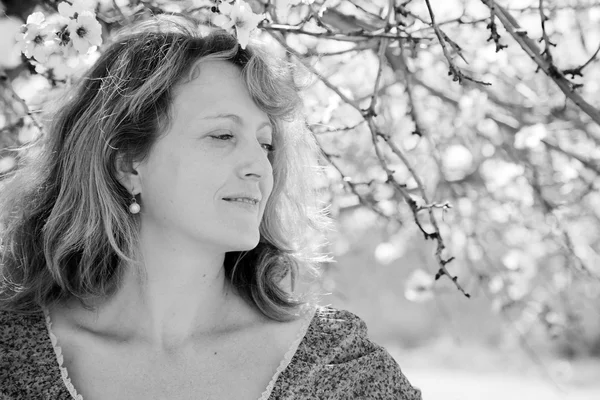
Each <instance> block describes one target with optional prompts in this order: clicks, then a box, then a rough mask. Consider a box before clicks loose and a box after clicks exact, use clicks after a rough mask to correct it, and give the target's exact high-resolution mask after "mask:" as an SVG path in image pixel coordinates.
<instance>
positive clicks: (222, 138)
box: [211, 133, 233, 140]
mask: <svg viewBox="0 0 600 400" xmlns="http://www.w3.org/2000/svg"><path fill="white" fill-rule="evenodd" d="M232 137H233V135H230V134H228V133H226V134H224V135H217V136H211V138H213V139H219V140H229V138H232Z"/></svg>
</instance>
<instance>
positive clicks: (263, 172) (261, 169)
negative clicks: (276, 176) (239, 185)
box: [240, 140, 273, 180]
mask: <svg viewBox="0 0 600 400" xmlns="http://www.w3.org/2000/svg"><path fill="white" fill-rule="evenodd" d="M243 153H244V154H243V157H242V163H241V167H240V171H241V174H242V176H243V177H244V178H254V179H256V180H260V179H261V178H264V177H267V176H268V175H270V174H272V172H273V169H272V167H271V162H270V161H269V158H268V155H267V152H266V151H265V149H264V148H263V147H262V145H261V143H259V142H258V140H252V141H251V143H250V144H249V145H248V146H245V149H244V151H243Z"/></svg>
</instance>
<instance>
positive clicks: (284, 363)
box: [258, 305, 317, 400]
mask: <svg viewBox="0 0 600 400" xmlns="http://www.w3.org/2000/svg"><path fill="white" fill-rule="evenodd" d="M316 311H317V308H316V307H315V306H314V305H313V306H310V305H309V306H307V307H306V308H305V309H304V312H305V313H306V314H307V315H306V316H305V317H304V322H303V323H302V327H301V328H300V331H299V332H298V335H297V336H296V339H295V340H294V341H293V342H292V345H291V346H290V348H289V349H288V351H287V352H286V353H285V355H284V356H283V360H281V363H279V367H277V371H275V374H274V375H273V377H272V378H271V382H269V384H268V385H267V388H266V389H265V391H264V392H263V393H262V395H261V396H260V398H259V399H258V400H268V398H269V396H271V392H272V391H273V389H274V388H275V383H276V382H277V378H279V375H280V374H281V373H282V372H283V371H285V369H286V368H287V367H288V365H289V364H290V362H291V361H292V358H293V357H294V355H295V354H296V351H297V350H298V346H300V343H302V340H303V339H304V337H305V336H306V333H307V331H308V327H309V326H310V322H311V321H312V319H313V316H314V315H315V313H316Z"/></svg>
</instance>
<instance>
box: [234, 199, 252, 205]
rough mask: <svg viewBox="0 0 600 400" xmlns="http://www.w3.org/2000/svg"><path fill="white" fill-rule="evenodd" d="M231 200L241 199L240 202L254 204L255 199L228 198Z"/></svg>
mask: <svg viewBox="0 0 600 400" xmlns="http://www.w3.org/2000/svg"><path fill="white" fill-rule="evenodd" d="M230 200H231V201H241V202H242V203H248V204H256V203H257V201H256V200H251V199H241V198H237V199H230Z"/></svg>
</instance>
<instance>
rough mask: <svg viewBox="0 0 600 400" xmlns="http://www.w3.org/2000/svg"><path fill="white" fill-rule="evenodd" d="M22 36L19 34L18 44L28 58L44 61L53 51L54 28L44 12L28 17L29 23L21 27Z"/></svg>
mask: <svg viewBox="0 0 600 400" xmlns="http://www.w3.org/2000/svg"><path fill="white" fill-rule="evenodd" d="M21 33H23V36H22V38H21V37H20V35H17V45H18V46H19V47H20V48H21V51H22V52H23V54H25V56H26V57H28V58H32V57H33V58H35V59H36V60H37V61H39V62H41V63H43V62H45V61H46V58H47V56H48V53H49V52H50V51H51V45H52V30H51V28H50V27H48V24H47V23H46V21H45V17H44V14H42V13H41V12H35V13H33V14H31V15H30V16H29V17H27V23H26V24H25V25H24V27H22V28H21Z"/></svg>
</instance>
